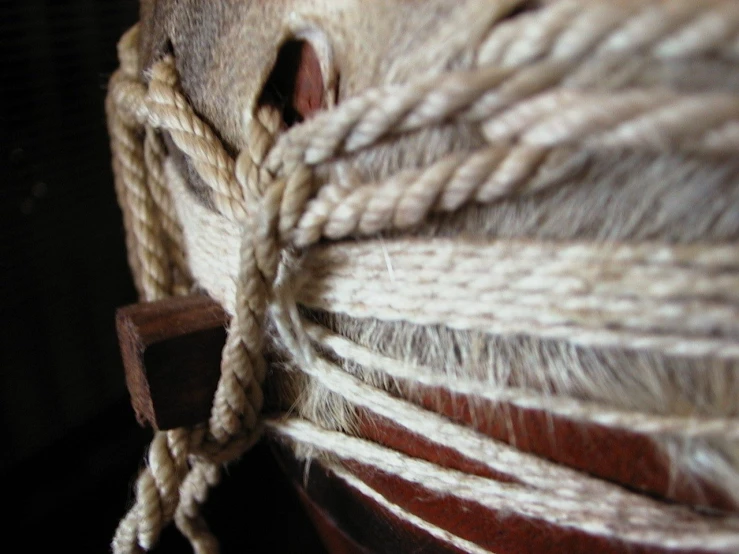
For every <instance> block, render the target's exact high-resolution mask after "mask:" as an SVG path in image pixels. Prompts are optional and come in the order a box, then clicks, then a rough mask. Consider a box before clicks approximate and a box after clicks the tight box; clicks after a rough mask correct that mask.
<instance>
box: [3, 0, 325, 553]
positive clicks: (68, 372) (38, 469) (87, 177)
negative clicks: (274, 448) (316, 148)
mask: <svg viewBox="0 0 739 554" xmlns="http://www.w3.org/2000/svg"><path fill="white" fill-rule="evenodd" d="M137 10H138V7H137V2H136V1H135V0H0V95H1V96H0V313H1V314H2V318H1V319H0V431H2V443H0V473H1V475H0V478H2V479H3V481H2V482H3V483H5V484H7V485H6V487H4V490H5V494H4V495H3V496H4V500H5V502H4V504H5V506H6V507H7V508H8V509H9V510H10V512H11V516H10V518H9V519H8V518H7V517H6V518H4V522H3V524H2V525H0V528H4V527H5V526H6V525H7V529H6V537H7V536H15V537H17V539H18V540H19V541H20V544H19V546H17V547H16V548H18V549H19V550H20V551H25V552H44V551H50V550H52V549H53V551H60V550H62V549H63V550H65V551H66V550H69V551H70V552H76V553H86V552H106V551H107V550H108V544H109V542H110V539H111V537H112V535H113V532H114V529H115V526H116V524H117V521H118V519H119V518H120V517H121V516H122V515H123V514H124V512H125V509H126V507H127V505H128V504H129V503H130V501H131V484H132V482H133V479H134V477H135V474H136V472H137V470H138V468H139V467H140V464H141V460H142V456H143V453H144V451H145V448H146V444H147V442H148V440H149V438H150V436H151V432H150V431H148V430H144V429H141V428H139V427H137V426H136V424H135V421H134V417H133V412H132V410H131V408H130V406H129V403H128V397H127V393H126V390H125V385H124V380H123V372H122V367H121V362H120V356H119V351H118V345H117V342H116V338H115V330H114V325H113V316H114V312H115V309H116V307H118V306H121V305H125V304H129V303H132V302H135V301H136V297H135V293H134V290H133V287H132V284H131V279H130V275H129V272H128V268H127V266H126V256H125V248H124V243H123V229H122V224H121V216H120V212H119V209H118V206H117V204H116V201H115V195H114V191H113V182H112V175H111V170H110V155H109V150H108V137H107V132H106V128H105V117H104V109H103V101H104V96H105V89H106V83H107V80H108V78H109V76H110V74H111V72H112V71H113V70H114V68H115V66H116V58H115V56H116V52H115V43H116V42H117V40H118V37H119V36H120V35H121V34H122V33H123V32H124V31H125V30H126V29H127V28H129V27H130V26H131V25H132V24H133V23H134V22H135V21H136V19H137ZM228 474H229V475H228V477H227V478H226V480H225V482H224V483H223V484H222V485H221V486H220V487H219V488H218V489H217V490H216V491H215V492H214V493H213V497H212V499H211V501H210V502H209V504H208V506H207V508H206V516H207V517H208V520H209V522H210V523H211V526H212V527H213V529H214V531H215V532H216V533H217V534H218V535H219V536H220V538H221V539H222V542H223V549H222V551H223V552H224V553H226V554H228V553H229V552H246V551H249V552H320V551H321V549H320V547H319V546H318V542H317V539H316V537H315V534H314V533H313V531H312V529H311V528H310V526H309V524H308V522H307V520H306V518H305V516H304V515H303V514H302V511H301V510H300V508H299V505H298V503H297V500H296V497H295V495H294V493H293V491H292V489H291V486H290V485H289V484H288V483H287V482H286V480H285V479H284V477H283V476H282V474H281V473H280V472H279V470H278V469H277V467H276V466H275V464H274V462H273V459H272V457H271V455H270V452H269V451H268V449H267V448H266V447H265V446H258V447H256V448H255V449H254V450H253V451H252V452H251V453H249V454H248V455H247V456H246V457H245V458H244V460H243V461H242V462H240V463H239V464H236V465H234V466H232V467H230V468H229V471H228ZM189 551H190V550H189V547H188V546H187V545H186V544H185V543H184V541H183V539H182V538H181V537H179V535H178V534H177V533H176V532H175V531H173V530H171V529H170V530H168V531H167V532H166V534H165V536H164V538H163V541H162V543H161V545H160V548H158V549H157V550H156V551H155V552H189Z"/></svg>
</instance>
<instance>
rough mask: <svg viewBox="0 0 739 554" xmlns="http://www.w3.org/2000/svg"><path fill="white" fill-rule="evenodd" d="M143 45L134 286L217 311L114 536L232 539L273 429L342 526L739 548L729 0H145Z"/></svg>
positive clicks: (736, 102) (129, 75)
mask: <svg viewBox="0 0 739 554" xmlns="http://www.w3.org/2000/svg"><path fill="white" fill-rule="evenodd" d="M119 54H120V59H121V68H120V70H119V71H118V72H117V73H116V74H115V75H114V76H113V77H112V79H111V84H110V91H109V95H108V103H107V110H108V121H109V129H110V135H111V145H112V152H113V161H114V169H115V174H116V186H117V192H118V198H119V202H120V205H121V208H122V214H123V219H124V222H125V227H126V232H127V246H128V252H129V261H130V265H131V268H132V271H133V275H134V280H135V282H136V284H137V286H138V288H139V291H140V294H141V298H142V300H143V301H148V302H151V301H161V300H163V299H166V298H169V297H174V296H178V295H186V294H192V293H193V292H197V293H199V294H204V295H206V296H208V297H209V298H210V299H211V300H209V301H208V302H212V304H213V307H212V309H213V310H223V315H222V317H221V315H219V316H218V317H215V319H214V320H213V321H214V322H215V323H212V324H209V325H210V327H211V328H220V329H222V328H223V326H224V322H225V325H226V327H227V333H226V336H225V343H224V344H223V346H222V348H221V343H218V344H217V350H219V351H220V352H217V353H216V358H215V360H216V363H217V364H218V363H219V367H220V369H216V372H215V377H214V380H213V384H212V390H210V389H208V387H205V389H203V388H202V387H203V386H204V385H201V384H192V383H200V381H197V380H196V381H192V383H191V384H188V385H187V386H189V387H191V388H192V387H195V388H198V389H199V390H201V392H202V391H203V390H205V391H206V392H205V393H204V394H203V396H204V397H205V399H206V405H205V411H204V412H202V413H200V412H198V413H199V414H200V415H198V416H197V417H194V418H192V419H191V420H188V419H187V417H185V419H177V418H174V419H173V420H172V421H171V423H169V422H168V423H167V424H166V425H165V424H162V423H161V421H160V422H159V424H158V427H159V430H158V431H157V433H156V435H155V438H154V441H153V443H152V446H151V448H150V451H149V453H148V454H147V456H148V458H147V460H148V463H147V467H146V469H145V470H144V471H143V472H142V473H141V475H140V476H139V479H138V484H137V500H136V504H135V505H134V507H133V508H132V509H131V511H130V512H129V514H128V515H127V516H126V517H125V518H124V520H123V521H122V522H121V526H120V528H119V530H118V533H117V534H116V537H115V539H114V549H115V551H116V552H135V551H139V550H142V549H143V550H148V549H151V548H153V547H154V546H155V544H156V541H157V539H158V536H159V533H160V532H161V529H162V528H163V527H164V526H165V525H167V524H168V523H169V522H171V521H174V522H175V523H176V525H177V526H178V527H179V528H180V530H181V531H182V532H183V533H184V534H185V535H186V536H187V537H188V538H189V539H190V540H191V542H192V543H193V546H194V548H195V550H196V551H198V552H213V551H215V549H216V548H217V545H216V542H215V539H214V537H212V536H211V535H210V533H209V531H208V530H207V526H206V524H205V522H204V520H203V519H202V517H201V516H200V513H199V509H198V508H199V506H200V504H202V503H203V502H204V501H205V499H206V497H207V490H208V488H209V487H210V486H213V485H215V484H216V483H217V482H218V480H219V478H220V474H221V468H222V466H223V464H224V463H228V462H231V461H233V460H235V459H237V458H238V457H239V456H241V455H244V454H245V453H246V455H248V453H247V452H248V449H249V448H250V446H251V445H253V444H254V443H255V441H257V440H259V439H260V438H264V440H267V441H269V442H270V444H271V445H272V447H273V449H274V452H275V455H276V459H277V460H278V461H279V463H280V465H281V467H282V468H283V469H284V471H285V472H286V473H287V474H288V475H289V476H290V478H291V479H292V480H293V482H294V484H295V486H296V489H297V490H298V494H299V496H300V498H301V500H302V501H303V503H304V505H305V507H306V510H307V512H308V514H309V515H310V517H311V519H312V520H313V522H314V523H315V526H316V528H317V529H318V531H319V533H320V534H321V536H322V537H323V539H324V542H325V544H326V546H327V548H328V550H329V551H331V552H337V553H340V552H475V553H477V552H496V553H503V552H511V553H521V552H531V553H535V552H536V553H539V552H541V553H544V552H546V553H550V552H563V553H574V552H583V553H585V552H588V553H589V552H668V551H669V552H673V551H679V552H736V551H739V518H737V513H736V512H737V506H738V505H739V504H738V502H739V449H738V446H739V442H738V441H739V420H737V414H738V413H739V394H737V393H738V392H739V379H738V378H737V369H738V368H737V358H738V357H739V342H738V341H737V337H738V336H739V326H738V324H739V318H738V317H737V316H739V246H737V242H736V239H737V237H739V203H738V202H737V200H739V187H738V186H737V185H739V161H738V158H737V156H736V152H737V147H739V93H738V92H739V79H737V76H738V75H739V72H738V71H737V69H739V4H737V3H736V2H733V1H731V0H710V1H704V2H695V1H692V0H669V1H656V0H623V1H619V2H611V1H606V0H547V1H541V2H539V1H534V2H532V1H524V0H465V1H463V2H458V1H453V0H413V1H403V2H400V1H397V0H382V1H377V2H371V3H359V2H337V3H328V2H324V3H320V2H318V3H317V2H311V1H308V0H283V1H279V2H277V1H275V2H268V3H257V2H248V1H239V2H223V1H217V2H212V3H198V2H174V1H154V0H149V1H143V2H142V10H141V22H140V24H139V25H138V26H137V27H136V28H134V29H132V30H131V31H129V32H128V33H127V34H126V35H125V36H124V37H123V39H122V40H121V43H120V51H119ZM207 309H208V310H210V309H211V308H207ZM195 319H197V320H198V321H200V322H201V325H203V326H207V325H205V323H203V322H204V321H206V320H207V319H208V317H206V316H204V315H202V314H201V315H200V316H198V317H197V318H195ZM175 327H176V326H175ZM133 344H134V346H132V347H131V348H132V349H131V352H133V353H134V354H133V357H136V356H137V355H139V354H140V351H141V348H142V344H143V343H141V342H140V341H139V342H138V343H137V342H135V341H134V343H133ZM178 348H179V347H178ZM183 348H184V347H183ZM137 353H138V354H137ZM180 358H183V359H184V358H188V356H184V357H182V356H181V357H180ZM180 358H178V360H179V359H180ZM218 360H220V362H218ZM177 363H183V364H184V363H185V362H182V361H179V362H177ZM199 363H200V362H198V364H199ZM198 364H195V365H196V366H197V365H198ZM216 367H218V366H216ZM192 371H193V372H194V373H198V369H197V367H195V368H194V369H192ZM170 379H171V380H172V381H171V382H172V383H174V382H175V381H181V382H185V381H184V380H182V379H181V378H180V377H177V375H176V373H173V375H172V376H171V377H170ZM187 383H190V381H187ZM147 387H148V388H151V387H150V386H149V385H148V384H147V385H146V386H144V388H145V389H147ZM162 387H163V389H167V388H168V386H167V385H166V383H165V384H163V385H162ZM147 390H148V389H147ZM174 402H175V404H177V402H178V401H176V400H175V401H174ZM182 402H184V400H183V401H182ZM182 405H184V404H182ZM147 409H148V408H147ZM152 410H155V408H152ZM188 410H189V408H188ZM144 411H145V410H144ZM191 413H192V412H191ZM255 478H258V476H255ZM247 501H250V502H251V501H254V502H256V501H257V500H256V499H254V500H252V499H247ZM257 531H258V530H257ZM248 532H250V533H253V532H254V530H249V531H248Z"/></svg>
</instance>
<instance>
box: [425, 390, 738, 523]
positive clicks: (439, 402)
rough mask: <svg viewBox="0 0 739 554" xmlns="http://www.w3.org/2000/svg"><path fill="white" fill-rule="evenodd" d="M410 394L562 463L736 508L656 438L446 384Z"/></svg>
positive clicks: (686, 500)
mask: <svg viewBox="0 0 739 554" xmlns="http://www.w3.org/2000/svg"><path fill="white" fill-rule="evenodd" d="M412 398H413V399H414V400H415V401H416V402H418V403H419V404H420V405H422V406H423V407H425V408H427V409H430V410H433V411H435V412H438V413H441V414H444V415H446V416H447V417H449V418H450V419H453V420H455V421H457V422H460V423H464V424H465V425H467V426H470V427H474V428H475V429H477V430H479V431H481V432H482V433H485V434H486V435H488V436H490V437H492V438H494V439H497V440H500V441H503V442H506V443H508V444H511V445H514V446H515V447H516V448H517V449H519V450H521V451H523V452H530V453H532V454H536V455H537V456H540V457H542V458H546V459H549V460H552V461H555V462H557V463H560V464H562V465H566V466H569V467H572V468H574V469H578V470H581V471H584V472H586V473H589V474H591V475H594V476H596V477H599V478H601V479H605V480H608V481H612V482H615V483H619V484H621V485H623V486H625V487H627V488H630V489H634V490H637V491H642V492H645V493H648V494H650V495H653V496H657V497H659V498H664V499H667V500H671V501H675V502H679V503H682V504H689V505H694V506H707V507H711V508H717V509H721V510H727V511H737V510H738V509H739V507H737V506H736V505H735V504H734V503H733V501H732V500H731V499H730V498H729V497H728V496H727V495H726V494H724V493H723V491H721V490H720V489H718V488H716V487H714V486H711V485H709V484H708V483H706V482H704V481H701V480H700V479H697V478H696V477H694V476H689V475H685V474H681V473H679V472H675V471H674V468H673V472H672V473H671V472H670V462H669V459H668V458H667V456H665V455H664V453H663V452H661V451H660V450H659V449H658V447H657V446H656V445H655V443H654V442H652V440H650V439H649V438H648V437H646V436H644V435H640V434H637V433H632V432H629V431H627V430H616V429H610V428H606V427H602V426H600V425H592V424H583V423H580V422H573V421H571V420H568V419H566V418H563V417H556V416H552V415H551V414H549V413H547V412H546V411H542V410H531V409H522V408H518V407H516V406H511V405H510V404H506V403H500V404H494V403H492V402H489V401H485V400H482V399H480V398H472V397H468V396H465V395H460V394H452V393H450V392H449V391H448V390H444V389H429V388H424V387H415V392H414V394H413V395H412Z"/></svg>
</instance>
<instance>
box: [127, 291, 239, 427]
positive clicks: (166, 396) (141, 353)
mask: <svg viewBox="0 0 739 554" xmlns="http://www.w3.org/2000/svg"><path fill="white" fill-rule="evenodd" d="M227 322H228V316H227V315H226V313H225V312H224V311H223V310H222V309H221V307H220V306H219V305H218V304H217V303H216V302H214V301H213V300H211V299H210V298H208V297H206V296H187V297H175V298H168V299H166V300H162V301H160V302H151V303H142V304H134V305H132V306H126V307H124V308H120V309H119V310H118V311H117V313H116V328H117V330H118V340H119V342H120V346H121V355H122V357H123V365H124V368H125V372H126V384H127V385H128V390H129V393H130V395H131V404H132V406H133V408H134V411H135V412H136V418H137V419H138V421H139V423H140V424H142V425H144V424H145V423H149V424H150V425H152V427H154V428H155V429H173V428H176V427H182V426H188V425H194V424H196V423H200V422H203V421H207V419H208V416H209V414H210V406H211V403H212V400H213V394H214V393H215V390H216V386H217V385H218V379H219V377H220V360H221V351H222V349H223V345H224V343H225V340H226V330H225V326H226V324H227Z"/></svg>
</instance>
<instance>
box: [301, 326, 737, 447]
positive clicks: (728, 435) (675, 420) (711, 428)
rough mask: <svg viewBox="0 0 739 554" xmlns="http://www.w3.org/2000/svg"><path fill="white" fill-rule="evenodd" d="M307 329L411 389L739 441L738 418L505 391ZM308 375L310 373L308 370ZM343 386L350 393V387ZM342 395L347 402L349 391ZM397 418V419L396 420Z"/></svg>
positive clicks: (347, 357) (625, 426) (641, 429)
mask: <svg viewBox="0 0 739 554" xmlns="http://www.w3.org/2000/svg"><path fill="white" fill-rule="evenodd" d="M304 325H305V329H306V332H307V333H308V335H309V336H310V337H311V339H313V340H314V341H315V342H316V343H317V344H318V345H319V346H320V347H323V348H327V349H328V350H329V351H330V352H333V353H334V354H336V355H338V356H339V357H340V359H342V360H344V361H347V362H352V363H355V364H358V365H359V366H361V367H364V368H366V369H369V370H371V371H375V372H377V373H378V374H380V375H383V376H387V377H390V378H392V379H397V380H400V381H404V382H406V383H407V384H410V385H413V384H416V385H422V386H427V387H438V388H441V389H444V390H448V391H450V392H452V393H456V394H460V395H465V396H470V397H477V398H481V399H484V400H488V401H490V402H493V403H496V404H497V403H501V402H505V403H508V404H511V405H513V406H518V407H519V408H527V409H533V410H544V411H546V412H547V413H550V414H553V415H557V416H560V417H564V418H567V419H570V420H572V421H576V422H578V423H589V424H594V425H600V426H602V427H606V428H610V429H620V430H624V431H628V432H630V433H641V434H644V435H653V436H660V435H677V436H680V437H684V438H711V437H714V438H724V439H727V440H735V441H739V419H737V418H726V417H701V416H693V415H685V416H680V415H661V414H651V413H642V412H636V411H626V410H618V409H611V408H608V407H606V406H603V405H599V404H597V403H595V402H588V401H584V400H579V399H576V398H568V397H565V396H561V395H556V396H552V395H546V394H543V393H541V392H539V391H536V390H529V389H521V388H515V387H506V386H497V387H491V386H490V385H489V384H487V383H484V382H481V381H475V380H471V379H464V378H461V377H459V376H454V377H449V376H447V375H441V374H439V373H438V372H434V371H432V370H431V369H430V368H426V367H423V366H420V365H417V364H408V363H403V362H400V361H398V360H396V359H394V358H391V357H389V356H383V355H380V354H377V353H376V352H373V351H371V350H370V349H368V348H365V347H363V346H361V345H359V344H356V343H354V342H352V341H350V340H348V339H345V338H344V337H342V336H340V335H337V334H336V333H333V332H331V331H330V330H329V329H327V328H325V327H321V326H319V325H315V324H311V323H309V322H304ZM306 371H307V372H308V373H311V372H310V370H306ZM486 385H487V386H486ZM344 387H345V388H349V387H348V386H347V385H346V384H344ZM335 388H336V387H334V392H336V393H337V394H342V391H339V390H335ZM342 396H344V397H346V391H344V393H343V394H342ZM397 411H399V409H398V410H397ZM393 419H394V420H397V418H393Z"/></svg>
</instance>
